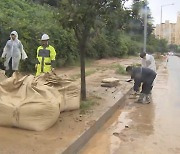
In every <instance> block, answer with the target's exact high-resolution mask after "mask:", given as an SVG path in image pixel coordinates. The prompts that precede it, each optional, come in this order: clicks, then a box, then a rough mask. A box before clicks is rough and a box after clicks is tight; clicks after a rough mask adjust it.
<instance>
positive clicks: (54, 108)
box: [0, 73, 62, 131]
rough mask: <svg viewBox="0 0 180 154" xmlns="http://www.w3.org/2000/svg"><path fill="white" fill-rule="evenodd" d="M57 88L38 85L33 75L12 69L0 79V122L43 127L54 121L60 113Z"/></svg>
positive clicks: (35, 128)
mask: <svg viewBox="0 0 180 154" xmlns="http://www.w3.org/2000/svg"><path fill="white" fill-rule="evenodd" d="M61 101H62V99H61V96H60V95H59V92H58V91H57V90H55V89H54V88H53V87H49V86H47V85H38V84H37V83H36V78H35V77H34V76H32V75H29V76H25V77H23V78H20V77H18V75H17V74H16V73H15V74H14V76H13V77H11V78H8V79H6V80H4V81H3V82H1V83H0V125H1V126H9V127H11V126H15V127H19V128H24V129H28V130H36V131H42V130H46V129H48V128H49V127H51V126H52V125H54V124H55V123H56V121H57V119H58V117H59V115H60V102H61Z"/></svg>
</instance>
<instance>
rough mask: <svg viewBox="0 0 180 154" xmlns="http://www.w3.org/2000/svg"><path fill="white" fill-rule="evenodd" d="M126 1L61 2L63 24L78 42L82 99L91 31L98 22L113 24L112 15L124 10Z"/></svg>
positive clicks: (82, 97) (84, 0) (84, 91)
mask: <svg viewBox="0 0 180 154" xmlns="http://www.w3.org/2000/svg"><path fill="white" fill-rule="evenodd" d="M124 1H126V0H93V1H91V0H61V1H60V2H59V7H60V12H61V14H63V15H64V16H63V18H61V20H60V21H61V23H63V25H64V27H68V28H72V29H73V30H74V33H75V36H76V39H77V41H78V48H79V53H80V61H81V99H82V100H85V99H86V80H85V50H86V45H87V41H88V39H89V37H90V34H91V30H92V29H95V28H96V27H95V23H96V21H97V20H101V21H103V22H104V23H105V25H107V24H110V23H112V25H114V24H113V22H112V21H113V20H111V15H112V14H113V13H116V12H117V11H118V10H122V2H124Z"/></svg>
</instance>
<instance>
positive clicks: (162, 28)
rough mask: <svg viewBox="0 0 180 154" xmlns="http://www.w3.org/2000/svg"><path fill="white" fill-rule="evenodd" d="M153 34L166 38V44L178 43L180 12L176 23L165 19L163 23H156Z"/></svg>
mask: <svg viewBox="0 0 180 154" xmlns="http://www.w3.org/2000/svg"><path fill="white" fill-rule="evenodd" d="M154 34H155V36H156V38H159V39H166V40H167V41H168V44H176V45H180V12H179V13H178V16H177V22H176V23H170V22H169V21H168V20H166V21H165V23H161V24H157V25H156V27H155V31H154Z"/></svg>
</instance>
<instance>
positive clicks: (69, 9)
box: [0, 0, 180, 72]
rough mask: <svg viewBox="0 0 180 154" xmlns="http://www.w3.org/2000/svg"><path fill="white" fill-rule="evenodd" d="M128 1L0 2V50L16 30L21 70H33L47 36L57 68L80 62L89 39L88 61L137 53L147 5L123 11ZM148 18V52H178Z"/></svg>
mask: <svg viewBox="0 0 180 154" xmlns="http://www.w3.org/2000/svg"><path fill="white" fill-rule="evenodd" d="M124 1H125V0H120V1H117V0H113V1H112V0H108V1H105V0H102V1H97V0H94V1H91V0H80V1H74V0H61V1H58V0H4V1H0V10H1V11H0V36H1V39H0V51H1V52H2V49H3V47H4V46H5V44H6V42H7V40H8V39H9V34H10V32H11V31H12V30H16V31H17V32H18V34H19V39H20V40H21V41H22V43H23V45H24V49H25V51H26V52H27V54H28V57H29V58H28V59H27V61H25V62H21V65H20V67H21V68H20V69H21V70H23V71H28V72H35V69H34V65H35V62H36V50H37V47H38V46H39V45H40V37H41V35H42V34H43V33H47V34H48V35H49V36H50V42H49V44H51V45H53V46H54V47H55V49H56V51H57V57H56V66H57V67H59V66H63V65H67V64H68V65H76V63H77V61H78V62H79V59H80V57H79V47H80V46H81V47H82V44H83V41H84V40H85V39H84V38H85V35H86V36H87V38H86V39H87V42H86V43H87V44H85V45H86V47H85V48H84V49H85V51H86V57H90V58H106V57H122V56H126V55H137V54H138V53H139V52H140V51H141V50H142V48H143V16H140V12H141V8H142V7H143V5H144V2H143V1H140V2H137V1H136V2H135V3H134V6H133V9H132V10H125V9H124V7H123V2H124ZM98 2H99V3H98ZM40 4H42V5H40ZM52 6H53V7H52ZM148 19H149V23H148V38H147V52H152V53H153V52H160V53H163V52H167V51H168V50H176V51H177V52H178V51H179V52H180V48H178V47H177V46H169V47H168V46H167V41H165V40H158V39H156V38H155V36H154V35H152V34H151V35H150V32H152V29H153V27H152V25H151V22H150V19H151V15H150V13H149V15H148ZM84 32H86V33H84ZM82 34H85V35H82Z"/></svg>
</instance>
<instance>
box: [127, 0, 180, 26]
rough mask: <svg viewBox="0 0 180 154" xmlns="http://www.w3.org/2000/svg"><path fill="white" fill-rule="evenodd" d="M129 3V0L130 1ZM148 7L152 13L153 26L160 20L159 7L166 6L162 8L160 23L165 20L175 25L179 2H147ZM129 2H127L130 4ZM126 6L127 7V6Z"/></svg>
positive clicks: (152, 0)
mask: <svg viewBox="0 0 180 154" xmlns="http://www.w3.org/2000/svg"><path fill="white" fill-rule="evenodd" d="M130 1H131V0H130ZM148 2H149V5H148V6H149V7H150V10H151V13H152V17H153V18H154V23H153V24H154V25H155V24H159V23H160V20H161V6H162V5H168V4H172V3H173V4H174V5H168V6H163V7H162V22H164V21H165V20H169V21H170V22H172V23H175V22H176V20H177V14H178V12H180V0H148ZM130 3H131V2H129V4H130ZM129 4H128V5H129Z"/></svg>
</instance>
